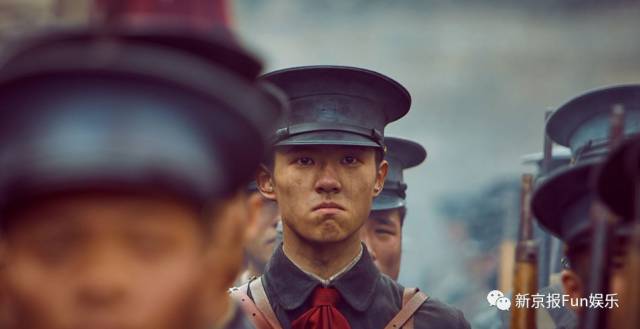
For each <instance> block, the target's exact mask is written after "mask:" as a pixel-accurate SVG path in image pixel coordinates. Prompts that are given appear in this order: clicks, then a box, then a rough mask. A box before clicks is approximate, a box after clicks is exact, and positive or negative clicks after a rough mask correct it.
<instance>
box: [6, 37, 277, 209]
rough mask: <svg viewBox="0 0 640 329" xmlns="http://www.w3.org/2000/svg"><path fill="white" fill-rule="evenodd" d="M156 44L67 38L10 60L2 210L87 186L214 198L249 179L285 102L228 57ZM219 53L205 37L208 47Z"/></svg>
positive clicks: (36, 44) (32, 43)
mask: <svg viewBox="0 0 640 329" xmlns="http://www.w3.org/2000/svg"><path fill="white" fill-rule="evenodd" d="M151 39H153V40H155V41H150V39H146V38H145V37H144V36H140V38H137V37H134V38H130V37H128V36H126V35H124V36H123V37H122V38H120V37H119V36H118V35H112V34H110V35H108V36H105V35H104V34H101V33H96V32H95V31H92V30H86V31H85V32H84V33H82V32H79V31H75V32H72V33H70V34H65V33H61V32H59V33H56V34H52V35H47V36H44V37H39V38H36V39H35V40H29V41H27V42H25V43H24V44H23V47H21V48H19V49H18V50H16V51H14V52H13V53H12V54H11V56H10V58H9V59H8V60H7V61H6V62H5V63H4V65H3V67H2V68H1V69H0V141H1V142H0V168H1V169H0V173H1V174H0V197H1V198H2V201H4V202H5V205H7V203H11V202H12V201H14V200H17V199H20V198H31V197H37V196H39V195H41V194H49V193H58V192H65V191H72V190H86V189H100V190H102V189H108V190H127V191H129V190H137V189H143V190H166V191H171V192H174V193H177V194H179V195H180V196H184V197H187V198H189V199H191V200H193V201H194V202H198V203H208V202H211V201H212V200H214V199H212V198H215V197H218V196H220V195H223V194H227V193H230V192H232V191H234V190H237V189H238V188H240V187H241V185H242V184H244V183H245V182H246V181H247V180H248V179H249V177H250V176H251V175H252V174H253V173H254V170H255V169H256V167H257V165H258V162H259V161H260V160H261V158H262V156H263V154H264V152H265V150H266V148H267V145H268V143H267V136H268V133H267V132H269V131H273V129H274V127H275V123H276V121H277V119H278V117H279V115H280V114H281V112H282V110H283V108H282V103H281V99H280V96H278V95H277V94H274V93H273V91H274V90H275V89H273V88H272V87H267V86H263V85H262V84H258V83H256V81H255V79H251V77H250V76H249V75H247V74H246V72H244V71H242V70H240V71H238V70H236V67H235V66H234V65H227V63H228V62H227V60H228V58H226V57H224V59H221V60H218V58H216V57H215V56H213V57H211V58H207V56H204V55H203V54H202V53H199V52H198V51H195V52H192V51H190V50H189V49H188V47H187V48H183V47H178V46H173V45H168V44H162V42H161V41H160V39H154V38H151ZM194 42H195V41H194ZM192 46H196V44H195V43H194V44H192ZM219 46H220V49H223V50H222V52H224V51H225V50H224V49H227V48H226V45H224V44H220V45H219ZM216 47H218V44H216V43H215V42H213V41H212V40H209V41H204V40H203V41H202V43H201V49H200V50H202V49H209V50H210V51H213V52H215V51H214V49H216ZM239 60H240V61H242V59H239ZM247 141H251V142H250V143H247Z"/></svg>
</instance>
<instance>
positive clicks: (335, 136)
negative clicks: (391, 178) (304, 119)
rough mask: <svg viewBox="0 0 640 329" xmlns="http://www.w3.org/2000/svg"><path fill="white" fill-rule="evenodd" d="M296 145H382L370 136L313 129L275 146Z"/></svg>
mask: <svg viewBox="0 0 640 329" xmlns="http://www.w3.org/2000/svg"><path fill="white" fill-rule="evenodd" d="M296 145H298V146H299V145H346V146H365V147H379V148H381V147H382V146H380V145H379V144H378V143H376V142H374V141H373V140H372V139H370V138H367V137H365V136H362V135H358V134H353V133H349V132H342V131H312V132H308V133H302V134H298V135H293V136H291V137H288V138H287V139H285V140H282V141H279V142H277V143H276V144H275V145H274V146H296Z"/></svg>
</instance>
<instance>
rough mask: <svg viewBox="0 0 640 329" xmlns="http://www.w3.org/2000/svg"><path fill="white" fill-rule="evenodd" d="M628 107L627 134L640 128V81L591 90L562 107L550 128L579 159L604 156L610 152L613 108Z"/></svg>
mask: <svg viewBox="0 0 640 329" xmlns="http://www.w3.org/2000/svg"><path fill="white" fill-rule="evenodd" d="M615 105H621V106H623V107H624V110H625V112H624V115H625V120H624V121H625V122H624V135H625V136H628V135H631V134H634V133H637V132H638V131H640V85H620V86H613V87H607V88H603V89H598V90H594V91H590V92H588V93H586V94H583V95H581V96H578V97H576V98H574V99H572V100H570V101H569V102H567V103H566V104H564V105H562V106H561V107H560V108H558V109H557V110H556V111H555V112H554V113H553V114H552V115H551V117H550V118H549V120H548V121H547V125H546V132H547V134H548V135H549V137H550V138H551V139H552V140H553V141H554V142H556V143H558V144H560V145H562V146H566V147H569V148H570V149H571V152H572V153H573V156H574V158H575V159H576V162H580V161H583V160H588V159H597V158H602V157H603V156H605V155H606V154H607V152H608V148H609V142H608V141H609V133H610V121H611V120H610V118H611V110H612V109H613V107H614V106H615Z"/></svg>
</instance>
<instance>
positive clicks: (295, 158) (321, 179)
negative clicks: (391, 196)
mask: <svg viewBox="0 0 640 329" xmlns="http://www.w3.org/2000/svg"><path fill="white" fill-rule="evenodd" d="M386 173H387V163H386V161H382V162H381V163H380V164H379V165H377V164H376V160H375V150H374V149H373V148H367V147H350V146H310V147H302V146H300V147H299V146H296V147H288V148H281V149H278V150H276V153H275V159H274V168H273V175H272V176H271V177H270V179H269V180H268V182H267V185H269V184H271V185H270V186H267V187H266V188H265V186H264V185H265V184H263V183H265V182H264V180H263V181H262V182H261V190H262V191H263V192H264V191H265V190H267V191H268V190H269V188H272V189H273V193H266V194H265V195H266V196H267V197H272V198H274V199H276V200H277V202H278V205H279V208H280V213H281V215H282V220H283V223H284V234H285V239H286V237H287V234H289V233H293V234H295V235H296V236H298V237H301V238H302V239H305V240H307V241H312V242H321V243H322V242H338V241H343V240H346V239H347V238H351V237H354V236H355V237H357V236H356V234H357V232H358V229H359V228H360V227H361V226H362V225H363V224H364V222H365V221H366V219H367V217H368V215H369V212H370V210H371V203H372V200H373V198H374V197H375V196H376V195H377V194H379V191H380V190H381V189H382V185H383V183H384V178H385V176H386Z"/></svg>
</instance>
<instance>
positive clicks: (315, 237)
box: [235, 66, 469, 329]
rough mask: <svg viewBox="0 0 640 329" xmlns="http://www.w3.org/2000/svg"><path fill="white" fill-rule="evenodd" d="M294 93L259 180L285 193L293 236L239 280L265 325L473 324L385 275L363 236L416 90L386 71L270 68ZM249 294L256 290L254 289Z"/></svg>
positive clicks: (240, 291)
mask: <svg viewBox="0 0 640 329" xmlns="http://www.w3.org/2000/svg"><path fill="white" fill-rule="evenodd" d="M264 79H265V80H266V81H269V82H272V83H273V84H275V85H276V86H278V87H280V88H281V89H282V90H283V91H284V92H285V93H286V94H287V95H288V96H289V99H290V101H291V104H290V105H291V114H290V115H289V117H288V118H286V120H285V121H284V122H283V124H282V126H280V129H278V130H277V131H276V134H275V151H274V154H273V160H272V161H271V162H270V163H269V164H268V165H267V166H266V167H265V168H263V169H262V170H261V172H260V173H259V175H258V187H259V189H260V192H261V193H262V194H263V195H264V196H265V197H267V198H269V199H272V200H275V201H277V202H278V206H279V209H280V213H281V215H282V221H283V224H284V226H283V229H284V242H283V244H282V245H281V246H280V247H278V249H277V250H276V252H275V253H274V255H273V257H272V258H271V260H270V261H269V263H268V264H267V268H266V270H265V273H264V275H262V276H261V277H260V278H258V279H256V280H253V281H251V282H250V283H249V284H248V285H245V286H242V287H239V288H237V289H236V290H235V294H236V296H237V298H238V299H240V300H243V301H245V302H244V304H243V305H245V308H246V310H247V311H248V312H249V314H258V315H259V316H256V317H254V320H256V324H257V326H258V327H259V328H296V329H302V328H343V329H345V328H354V329H355V328H358V329H361V328H362V329H364V328H367V329H370V328H383V327H385V326H389V328H400V327H403V326H404V328H412V327H414V325H415V327H417V328H468V327H469V325H468V324H467V322H466V320H465V319H464V317H463V315H462V313H461V312H460V311H458V310H455V309H453V308H451V307H450V306H447V305H445V304H443V303H441V302H439V301H436V300H434V299H430V298H429V299H427V296H426V295H424V294H423V293H421V292H419V291H417V290H416V289H405V288H404V287H402V286H400V285H399V284H397V283H396V282H395V281H393V280H391V279H390V278H389V277H387V276H385V275H382V274H381V273H380V271H379V270H378V269H377V268H376V266H375V264H374V263H373V261H372V259H371V256H370V255H369V253H368V251H367V249H366V247H364V246H363V244H362V242H361V239H360V234H359V232H360V228H361V227H362V225H364V223H365V222H366V221H367V220H368V216H369V213H370V212H371V204H372V202H373V198H374V197H376V196H377V195H379V194H380V192H381V191H382V188H383V184H384V179H385V176H386V175H387V168H388V164H387V162H386V161H385V160H383V155H384V139H383V131H384V127H385V126H386V125H387V123H389V122H391V121H395V120H397V119H399V118H400V117H402V116H404V115H405V114H406V113H407V111H408V110H409V106H410V96H409V94H408V92H407V91H406V90H405V89H404V88H403V87H402V86H401V85H399V84H398V83H397V82H395V81H393V80H391V79H390V78H388V77H386V76H383V75H381V74H379V73H376V72H372V71H368V70H364V69H359V68H352V67H336V66H312V67H298V68H290V69H285V70H281V71H277V72H272V73H269V74H267V75H266V76H264ZM247 295H248V296H247Z"/></svg>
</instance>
